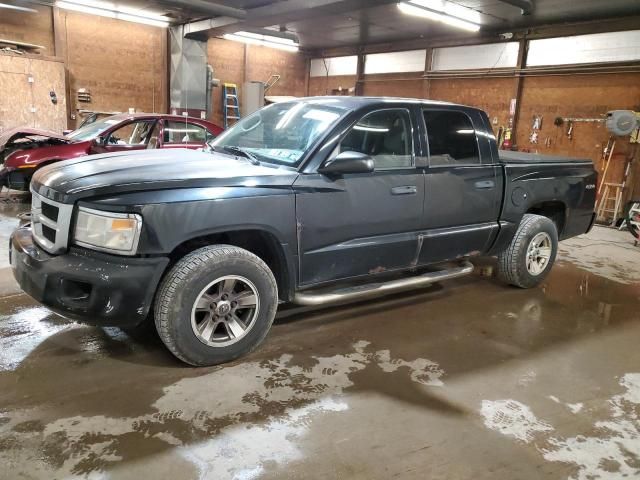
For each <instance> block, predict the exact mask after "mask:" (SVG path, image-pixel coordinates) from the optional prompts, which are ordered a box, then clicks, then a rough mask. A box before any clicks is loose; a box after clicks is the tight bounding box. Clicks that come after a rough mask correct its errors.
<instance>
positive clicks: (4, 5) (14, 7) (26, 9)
mask: <svg viewBox="0 0 640 480" xmlns="http://www.w3.org/2000/svg"><path fill="white" fill-rule="evenodd" d="M0 8H6V9H7V10H18V11H19V12H29V13H38V11H37V10H36V9H35V8H29V7H21V6H19V5H12V4H10V3H0Z"/></svg>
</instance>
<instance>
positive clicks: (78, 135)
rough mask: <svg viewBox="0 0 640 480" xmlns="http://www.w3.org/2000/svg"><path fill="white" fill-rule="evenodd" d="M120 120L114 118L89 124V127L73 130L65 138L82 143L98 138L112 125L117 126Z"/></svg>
mask: <svg viewBox="0 0 640 480" xmlns="http://www.w3.org/2000/svg"><path fill="white" fill-rule="evenodd" d="M121 122H122V119H120V118H115V117H107V118H105V119H104V120H100V121H98V122H94V123H90V124H89V125H85V126H84V127H82V128H79V129H77V130H74V131H73V132H71V133H70V134H69V135H67V137H69V138H71V139H73V140H76V141H78V142H84V141H85V140H93V139H94V138H96V137H98V136H100V134H102V132H104V131H105V130H107V129H108V128H109V127H112V126H113V125H117V124H118V123H121Z"/></svg>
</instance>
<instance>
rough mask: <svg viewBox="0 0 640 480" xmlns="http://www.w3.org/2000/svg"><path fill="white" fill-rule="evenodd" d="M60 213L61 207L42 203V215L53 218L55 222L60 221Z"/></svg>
mask: <svg viewBox="0 0 640 480" xmlns="http://www.w3.org/2000/svg"><path fill="white" fill-rule="evenodd" d="M59 213H60V209H59V208H58V207H56V206H55V205H51V204H50V203H44V202H43V203H42V215H44V216H45V217H47V218H49V219H51V220H53V221H54V222H57V221H58V214H59Z"/></svg>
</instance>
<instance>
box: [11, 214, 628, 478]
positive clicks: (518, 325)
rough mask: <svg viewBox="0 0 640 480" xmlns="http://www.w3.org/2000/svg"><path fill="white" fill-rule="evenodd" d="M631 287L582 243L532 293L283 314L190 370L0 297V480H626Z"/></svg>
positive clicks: (422, 294)
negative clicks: (247, 342)
mask: <svg viewBox="0 0 640 480" xmlns="http://www.w3.org/2000/svg"><path fill="white" fill-rule="evenodd" d="M4 215H9V214H7V212H6V211H4ZM9 216H10V215H9ZM4 224H5V223H4V222H3V221H2V220H0V228H1V227H2V226H3V225H4ZM3 234H4V233H3ZM629 259H631V261H632V262H635V263H634V264H631V265H630V264H629V263H628V262H629ZM0 266H1V265H0ZM1 272H2V275H6V274H5V273H4V272H5V271H4V270H2V271H1ZM639 276H640V249H639V248H636V247H633V245H632V238H631V236H630V235H629V234H627V233H624V232H615V231H611V230H605V229H600V228H597V229H596V230H594V232H592V233H591V234H590V235H589V236H586V237H582V238H579V239H575V240H571V241H569V242H567V243H566V244H564V245H563V247H562V252H561V259H560V261H559V263H558V264H557V265H556V266H555V268H554V270H553V272H552V274H551V275H550V276H549V278H548V280H547V281H546V282H545V284H544V285H543V286H541V287H540V288H538V289H535V290H529V291H524V290H518V289H515V288H509V287H506V286H504V285H501V284H500V283H498V282H497V281H495V280H493V279H491V278H485V277H482V276H480V275H474V276H471V277H467V278H464V279H461V280H458V281H451V282H446V283H443V284H442V285H437V286H434V287H431V288H429V289H425V290H421V291H417V292H411V293H405V294H403V295H398V296H396V297H393V298H388V299H385V300H380V301H376V302H369V303H366V304H357V305H351V306H343V307H334V308H329V309H322V310H309V309H306V310H305V309H291V308H290V309H286V310H283V311H281V312H280V314H279V315H278V319H277V320H276V324H275V326H274V328H273V330H272V331H271V333H270V335H269V337H268V339H267V340H266V342H265V344H263V346H262V347H261V348H259V349H258V350H257V351H256V352H255V353H253V354H251V355H250V356H248V357H246V358H244V359H242V360H241V361H237V362H235V363H232V364H229V365H225V366H222V367H215V368H204V369H194V368H189V367H185V366H184V365H182V364H181V363H179V362H178V361H176V360H175V359H174V358H173V357H172V356H171V355H170V354H169V353H168V352H167V351H166V350H165V348H164V347H163V346H162V345H161V343H160V341H159V340H158V339H157V338H156V337H155V336H152V335H150V336H147V337H143V338H131V337H130V336H128V335H127V334H125V333H123V332H122V331H120V330H118V329H100V328H95V327H87V326H81V325H78V324H75V323H72V322H69V321H66V320H63V319H60V318H58V317H56V316H55V315H53V314H51V313H50V312H48V311H47V309H46V308H43V307H41V306H38V305H37V304H36V303H35V302H34V301H32V300H31V299H30V298H29V297H27V296H25V295H23V294H19V293H15V294H10V295H5V296H4V297H2V298H0V478H2V479H14V478H15V479H18V478H19V479H63V478H91V479H103V478H104V479H139V478H171V479H215V480H219V479H287V478H292V479H293V478H295V479H297V478H308V479H318V478H321V479H325V478H326V479H334V478H335V479H344V478H349V479H352V478H353V479H391V478H408V479H414V478H415V479H424V478H428V479H448V480H451V479H485V478H486V479H489V478H491V479H495V478H504V479H509V480H511V479H539V478H553V479H556V478H558V479H561V478H562V479H564V478H575V479H596V478H612V479H613V478H616V479H618V478H634V477H638V476H640V419H639V417H638V415H639V414H640V349H638V339H639V338H640V315H639V314H638V310H639V307H640V278H638V277H639ZM3 281H4V280H3ZM7 283H10V282H8V281H7Z"/></svg>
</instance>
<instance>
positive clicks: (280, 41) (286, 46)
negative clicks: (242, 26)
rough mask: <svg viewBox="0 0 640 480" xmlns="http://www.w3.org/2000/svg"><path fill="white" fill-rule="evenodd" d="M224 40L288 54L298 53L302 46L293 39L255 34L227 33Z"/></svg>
mask: <svg viewBox="0 0 640 480" xmlns="http://www.w3.org/2000/svg"><path fill="white" fill-rule="evenodd" d="M274 33H276V32H274ZM222 38H225V39H227V40H233V41H234V42H242V43H248V44H250V45H260V46H263V47H270V48H277V49H280V50H286V51H288V52H297V51H298V50H299V47H300V44H299V43H298V42H297V41H296V40H294V39H293V38H287V37H284V36H282V37H278V36H276V35H269V34H262V33H254V32H235V33H227V34H226V35H223V36H222Z"/></svg>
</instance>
